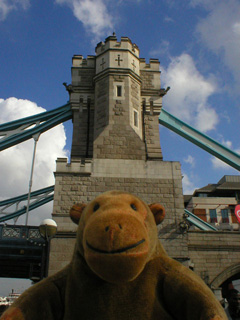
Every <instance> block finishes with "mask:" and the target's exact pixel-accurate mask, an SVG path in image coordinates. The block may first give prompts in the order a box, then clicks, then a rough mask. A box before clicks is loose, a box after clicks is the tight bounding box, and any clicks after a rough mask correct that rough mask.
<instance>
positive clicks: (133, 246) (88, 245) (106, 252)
mask: <svg viewBox="0 0 240 320" xmlns="http://www.w3.org/2000/svg"><path fill="white" fill-rule="evenodd" d="M143 242H145V239H142V240H140V241H138V242H136V243H134V244H132V245H130V246H127V247H124V248H120V249H117V250H111V251H106V250H101V249H98V248H94V247H93V246H92V245H91V244H89V243H88V242H86V244H87V247H88V248H89V249H91V250H93V251H95V252H98V253H104V254H116V253H123V252H125V251H127V250H131V249H134V248H136V247H138V246H139V245H140V244H142V243H143Z"/></svg>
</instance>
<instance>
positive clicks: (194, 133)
mask: <svg viewBox="0 0 240 320" xmlns="http://www.w3.org/2000/svg"><path fill="white" fill-rule="evenodd" d="M159 123H160V124H162V125H164V126H165V127H167V128H168V129H170V130H172V131H174V132H176V133H177V134H179V135H180V136H182V137H184V138H185V139H187V140H189V141H191V142H192V143H194V144H196V145H197V146H198V147H200V148H202V149H204V150H205V151H207V152H209V153H211V154H212V155H214V156H215V157H217V158H219V159H220V160H222V161H224V162H225V163H227V164H229V165H230V166H232V167H233V168H235V169H237V170H240V155H239V154H237V153H236V152H234V151H232V150H230V149H228V148H226V147H225V146H223V145H221V144H220V143H219V142H217V141H215V140H213V139H212V138H210V137H208V136H207V135H205V134H203V133H201V132H200V131H198V130H196V129H194V128H192V127H191V126H189V125H188V124H186V123H184V122H183V121H181V120H179V119H177V118H176V117H174V116H173V115H171V114H170V113H168V112H167V111H165V110H164V109H162V110H161V113H160V116H159Z"/></svg>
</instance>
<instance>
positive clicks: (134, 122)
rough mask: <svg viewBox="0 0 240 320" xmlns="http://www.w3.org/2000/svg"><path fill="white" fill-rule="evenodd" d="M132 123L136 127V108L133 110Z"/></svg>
mask: <svg viewBox="0 0 240 320" xmlns="http://www.w3.org/2000/svg"><path fill="white" fill-rule="evenodd" d="M133 124H134V127H136V128H138V112H137V111H136V110H133Z"/></svg>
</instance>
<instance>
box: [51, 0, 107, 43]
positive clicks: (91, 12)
mask: <svg viewBox="0 0 240 320" xmlns="http://www.w3.org/2000/svg"><path fill="white" fill-rule="evenodd" d="M105 2H106V1H104V0H56V3H58V4H67V5H68V6H69V7H70V8H71V9H72V11H73V14H74V16H75V17H76V18H77V19H78V20H79V21H81V22H82V24H83V25H84V27H85V29H86V30H87V31H89V32H91V33H92V34H94V36H95V38H96V39H97V38H99V37H101V36H102V35H104V34H109V33H110V32H112V31H113V17H112V16H111V15H110V13H109V12H108V8H107V6H106V3H105Z"/></svg>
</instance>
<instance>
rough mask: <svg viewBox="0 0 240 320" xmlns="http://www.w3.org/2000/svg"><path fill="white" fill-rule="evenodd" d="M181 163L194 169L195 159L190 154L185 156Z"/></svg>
mask: <svg viewBox="0 0 240 320" xmlns="http://www.w3.org/2000/svg"><path fill="white" fill-rule="evenodd" d="M183 161H184V162H186V163H189V164H190V165H191V167H195V159H194V158H193V157H192V156H191V155H190V154H189V155H188V156H187V158H184V159H183Z"/></svg>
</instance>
